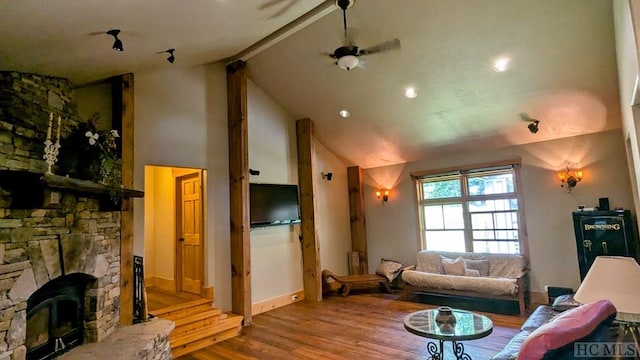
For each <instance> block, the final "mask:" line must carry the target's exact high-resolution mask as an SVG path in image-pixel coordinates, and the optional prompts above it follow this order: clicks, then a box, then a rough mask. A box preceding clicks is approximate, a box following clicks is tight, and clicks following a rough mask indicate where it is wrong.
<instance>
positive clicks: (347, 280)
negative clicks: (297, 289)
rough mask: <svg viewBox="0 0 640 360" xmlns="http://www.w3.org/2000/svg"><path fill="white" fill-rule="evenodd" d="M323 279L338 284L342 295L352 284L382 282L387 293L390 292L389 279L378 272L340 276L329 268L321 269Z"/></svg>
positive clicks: (344, 294) (345, 294)
mask: <svg viewBox="0 0 640 360" xmlns="http://www.w3.org/2000/svg"><path fill="white" fill-rule="evenodd" d="M322 278H323V279H325V280H326V279H333V280H334V281H335V282H337V283H338V284H340V285H341V286H340V289H339V290H338V293H339V294H341V295H342V296H347V295H349V291H351V287H352V286H353V285H367V284H382V285H383V286H384V287H385V289H386V290H387V292H388V293H391V283H390V282H389V279H387V278H386V277H384V276H381V275H378V274H362V275H345V276H340V275H336V274H334V273H332V272H331V271H329V270H323V271H322Z"/></svg>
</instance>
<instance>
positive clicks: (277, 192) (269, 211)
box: [249, 183, 300, 227]
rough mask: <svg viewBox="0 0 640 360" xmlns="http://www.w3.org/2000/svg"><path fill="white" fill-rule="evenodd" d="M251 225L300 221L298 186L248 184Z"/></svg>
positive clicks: (284, 223)
mask: <svg viewBox="0 0 640 360" xmlns="http://www.w3.org/2000/svg"><path fill="white" fill-rule="evenodd" d="M249 204H250V223H251V227H257V226H273V225H288V224H294V223H299V222H300V207H299V205H298V186H297V185H279V184H257V183H256V184H249Z"/></svg>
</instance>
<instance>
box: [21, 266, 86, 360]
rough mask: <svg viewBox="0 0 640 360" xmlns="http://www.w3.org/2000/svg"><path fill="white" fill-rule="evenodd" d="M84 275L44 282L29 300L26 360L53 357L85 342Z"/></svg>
mask: <svg viewBox="0 0 640 360" xmlns="http://www.w3.org/2000/svg"><path fill="white" fill-rule="evenodd" d="M86 284H87V277H86V275H84V274H73V275H68V276H62V277H59V278H57V279H54V280H52V281H50V282H48V283H47V284H45V285H44V286H43V287H42V288H40V289H39V290H38V291H36V292H35V293H33V295H32V296H31V297H30V298H29V300H28V301H27V337H26V342H25V345H26V347H27V360H45V359H54V358H56V357H57V356H58V355H60V354H61V353H63V352H65V351H68V350H69V349H71V348H73V347H75V346H78V345H80V344H82V342H83V338H84V337H83V322H84V297H85V296H84V292H85V288H86Z"/></svg>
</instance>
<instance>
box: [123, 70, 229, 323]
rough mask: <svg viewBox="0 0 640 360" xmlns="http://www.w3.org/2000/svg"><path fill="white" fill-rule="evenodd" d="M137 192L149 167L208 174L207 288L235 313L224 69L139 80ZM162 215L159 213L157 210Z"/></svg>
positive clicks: (139, 244) (137, 236)
mask: <svg viewBox="0 0 640 360" xmlns="http://www.w3.org/2000/svg"><path fill="white" fill-rule="evenodd" d="M134 89H135V129H134V131H135V139H134V140H135V149H134V188H136V189H144V188H145V184H144V182H145V178H144V166H145V165H164V166H180V167H191V168H203V169H207V170H208V172H207V177H206V179H207V180H206V181H207V188H208V193H207V198H206V199H205V201H206V204H208V205H209V206H208V212H207V221H206V229H205V234H206V235H205V257H206V259H207V260H206V263H207V265H206V268H205V285H206V286H214V287H215V294H216V297H215V306H216V307H219V308H222V309H223V310H229V309H230V308H231V274H230V268H231V258H230V250H229V249H230V246H229V180H228V167H229V166H228V145H227V97H226V72H225V69H224V66H223V65H222V64H212V65H207V66H196V67H190V68H180V67H176V68H174V69H173V70H171V71H166V72H161V73H152V74H141V75H136V76H135V83H134ZM156 210H157V209H156ZM144 218H145V202H144V200H143V199H137V200H135V202H134V246H135V249H134V253H135V254H143V253H144V240H143V239H144V237H145V234H144Z"/></svg>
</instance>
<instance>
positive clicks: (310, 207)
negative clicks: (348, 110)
mask: <svg viewBox="0 0 640 360" xmlns="http://www.w3.org/2000/svg"><path fill="white" fill-rule="evenodd" d="M313 133H314V131H313V122H312V121H311V119H302V120H298V121H296V135H297V136H296V137H297V139H298V184H299V186H300V218H301V220H302V224H301V226H300V227H301V232H302V266H303V268H304V269H303V270H304V273H303V276H302V280H303V283H304V297H305V300H311V301H321V300H322V274H321V271H320V246H319V244H318V243H317V241H316V239H317V236H316V234H317V231H316V220H315V209H316V197H315V194H316V184H315V178H316V177H315V174H316V161H315V158H316V154H315V147H314V145H313Z"/></svg>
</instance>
